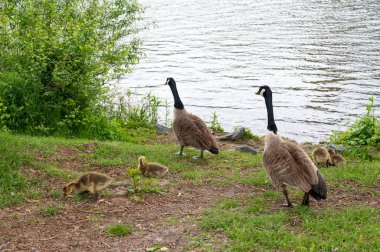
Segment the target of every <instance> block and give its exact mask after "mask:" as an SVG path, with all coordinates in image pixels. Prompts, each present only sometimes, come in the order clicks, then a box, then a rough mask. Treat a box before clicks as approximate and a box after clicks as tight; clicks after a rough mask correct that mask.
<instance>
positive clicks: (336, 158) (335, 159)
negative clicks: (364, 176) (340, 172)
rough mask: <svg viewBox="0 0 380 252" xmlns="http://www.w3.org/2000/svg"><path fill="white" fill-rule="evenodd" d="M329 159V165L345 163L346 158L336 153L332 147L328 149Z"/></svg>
mask: <svg viewBox="0 0 380 252" xmlns="http://www.w3.org/2000/svg"><path fill="white" fill-rule="evenodd" d="M328 152H329V155H330V160H331V165H333V166H343V165H345V164H346V159H344V157H343V156H342V155H340V154H338V153H336V152H335V151H334V150H333V149H329V150H328Z"/></svg>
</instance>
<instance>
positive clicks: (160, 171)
mask: <svg viewBox="0 0 380 252" xmlns="http://www.w3.org/2000/svg"><path fill="white" fill-rule="evenodd" d="M138 163H139V167H138V168H139V170H140V172H141V173H142V174H143V175H145V176H152V175H155V176H164V175H165V174H166V173H167V172H168V171H169V168H168V167H166V166H164V165H162V164H159V163H148V161H147V159H146V157H144V156H141V157H139V158H138Z"/></svg>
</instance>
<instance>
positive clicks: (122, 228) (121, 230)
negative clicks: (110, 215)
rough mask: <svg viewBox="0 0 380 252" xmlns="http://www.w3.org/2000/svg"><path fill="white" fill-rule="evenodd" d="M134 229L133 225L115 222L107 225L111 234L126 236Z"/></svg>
mask: <svg viewBox="0 0 380 252" xmlns="http://www.w3.org/2000/svg"><path fill="white" fill-rule="evenodd" d="M132 231H133V229H132V227H130V226H129V225H126V224H114V225H109V226H108V227H107V233H108V234H109V235H110V236H126V235H129V234H131V233H132Z"/></svg>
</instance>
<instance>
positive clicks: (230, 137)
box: [218, 127, 245, 140]
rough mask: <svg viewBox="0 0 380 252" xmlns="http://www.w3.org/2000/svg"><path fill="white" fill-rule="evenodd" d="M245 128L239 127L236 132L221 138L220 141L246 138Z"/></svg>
mask: <svg viewBox="0 0 380 252" xmlns="http://www.w3.org/2000/svg"><path fill="white" fill-rule="evenodd" d="M244 133H245V128H244V127H237V128H236V129H235V131H234V132H232V133H230V134H228V135H225V136H221V137H219V138H218V139H219V140H238V139H240V138H242V137H243V136H244Z"/></svg>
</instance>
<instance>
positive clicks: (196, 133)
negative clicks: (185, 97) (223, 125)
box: [166, 78, 219, 159]
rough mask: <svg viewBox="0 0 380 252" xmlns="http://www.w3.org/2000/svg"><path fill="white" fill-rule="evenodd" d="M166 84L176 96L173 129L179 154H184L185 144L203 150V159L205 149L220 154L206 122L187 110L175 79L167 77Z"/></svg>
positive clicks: (201, 156)
mask: <svg viewBox="0 0 380 252" xmlns="http://www.w3.org/2000/svg"><path fill="white" fill-rule="evenodd" d="M166 84H167V85H169V87H170V89H171V91H172V93H173V97H174V120H173V131H174V133H175V135H176V137H177V139H178V142H179V143H180V146H181V150H180V152H179V154H180V155H183V153H182V151H183V148H184V147H185V146H192V147H194V148H197V149H199V150H201V155H200V158H201V159H202V158H203V151H204V150H208V151H210V152H211V153H213V154H218V153H219V150H218V145H217V143H216V141H215V138H214V136H213V135H212V134H211V132H210V130H209V129H208V128H207V126H206V124H205V123H204V122H203V121H202V119H201V118H199V117H198V116H196V115H193V114H191V113H188V112H187V111H186V110H185V108H184V106H183V103H182V101H181V99H180V98H179V95H178V91H177V86H176V82H175V81H174V79H173V78H167V80H166Z"/></svg>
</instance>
